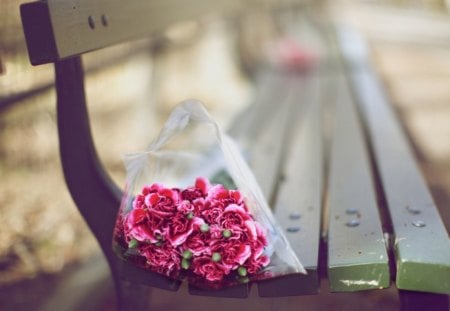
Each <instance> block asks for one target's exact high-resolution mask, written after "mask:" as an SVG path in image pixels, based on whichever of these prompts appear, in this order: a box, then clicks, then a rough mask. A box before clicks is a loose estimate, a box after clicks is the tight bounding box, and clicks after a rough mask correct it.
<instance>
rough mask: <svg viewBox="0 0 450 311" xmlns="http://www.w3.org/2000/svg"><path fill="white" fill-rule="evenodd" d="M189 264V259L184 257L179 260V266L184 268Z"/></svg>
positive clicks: (187, 267)
mask: <svg viewBox="0 0 450 311" xmlns="http://www.w3.org/2000/svg"><path fill="white" fill-rule="evenodd" d="M190 265H191V263H190V262H189V260H187V259H186V258H183V259H182V260H181V268H183V269H184V270H187V269H189V266H190Z"/></svg>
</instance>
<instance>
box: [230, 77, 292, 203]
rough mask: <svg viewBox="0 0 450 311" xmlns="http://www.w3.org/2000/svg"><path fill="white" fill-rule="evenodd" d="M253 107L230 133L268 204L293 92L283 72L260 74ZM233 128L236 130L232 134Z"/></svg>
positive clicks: (275, 177)
mask: <svg viewBox="0 0 450 311" xmlns="http://www.w3.org/2000/svg"><path fill="white" fill-rule="evenodd" d="M264 76H265V77H264V78H262V79H261V81H260V82H261V83H262V87H259V88H258V90H259V91H258V93H257V94H256V100H255V102H254V104H253V107H252V108H251V109H250V110H248V111H246V112H244V115H243V116H242V117H240V118H238V119H240V120H241V121H240V122H238V123H235V128H233V129H231V132H232V133H233V136H234V137H235V138H236V140H237V141H238V143H239V144H240V145H241V146H242V149H243V152H244V155H245V157H246V159H247V160H248V163H249V165H250V167H251V169H252V171H253V173H254V174H255V177H256V180H257V181H258V183H259V185H260V187H261V189H262V192H263V194H264V195H265V197H266V199H267V200H268V202H269V204H270V203H271V201H272V197H273V194H274V191H275V186H276V182H277V180H278V178H279V177H280V163H281V161H282V157H283V155H284V153H285V147H284V146H285V143H286V135H287V132H288V123H289V121H290V119H289V118H290V115H291V109H292V100H293V97H292V95H293V94H292V93H293V89H292V88H290V86H289V78H287V77H286V76H285V74H284V73H283V72H276V71H274V72H269V73H264ZM236 128H238V129H237V130H236Z"/></svg>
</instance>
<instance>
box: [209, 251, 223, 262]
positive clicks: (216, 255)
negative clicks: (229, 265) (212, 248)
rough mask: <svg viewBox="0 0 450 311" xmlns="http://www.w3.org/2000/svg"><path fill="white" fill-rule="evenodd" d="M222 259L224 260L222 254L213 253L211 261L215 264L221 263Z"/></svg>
mask: <svg viewBox="0 0 450 311" xmlns="http://www.w3.org/2000/svg"><path fill="white" fill-rule="evenodd" d="M220 259H222V256H221V255H220V253H217V252H216V253H213V254H212V257H211V260H212V261H214V262H218V261H220Z"/></svg>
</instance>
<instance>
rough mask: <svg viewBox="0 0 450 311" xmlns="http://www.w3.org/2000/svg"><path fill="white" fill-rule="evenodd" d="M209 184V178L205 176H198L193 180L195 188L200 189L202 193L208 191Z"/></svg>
mask: <svg viewBox="0 0 450 311" xmlns="http://www.w3.org/2000/svg"><path fill="white" fill-rule="evenodd" d="M210 186H211V185H210V183H209V180H208V179H207V178H205V177H198V178H197V179H196V180H195V188H197V189H200V190H201V191H202V193H203V195H205V194H207V193H208V191H209V188H210Z"/></svg>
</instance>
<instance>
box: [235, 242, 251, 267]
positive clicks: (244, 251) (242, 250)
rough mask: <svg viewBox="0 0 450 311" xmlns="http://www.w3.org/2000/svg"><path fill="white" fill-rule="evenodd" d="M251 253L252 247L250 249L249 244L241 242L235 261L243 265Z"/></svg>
mask: <svg viewBox="0 0 450 311" xmlns="http://www.w3.org/2000/svg"><path fill="white" fill-rule="evenodd" d="M251 254H252V249H251V247H250V245H247V244H242V245H241V246H240V247H239V252H238V254H237V256H236V261H237V262H238V263H239V264H240V265H243V264H244V262H245V261H246V260H247V259H248V258H249V257H250V256H251Z"/></svg>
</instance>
